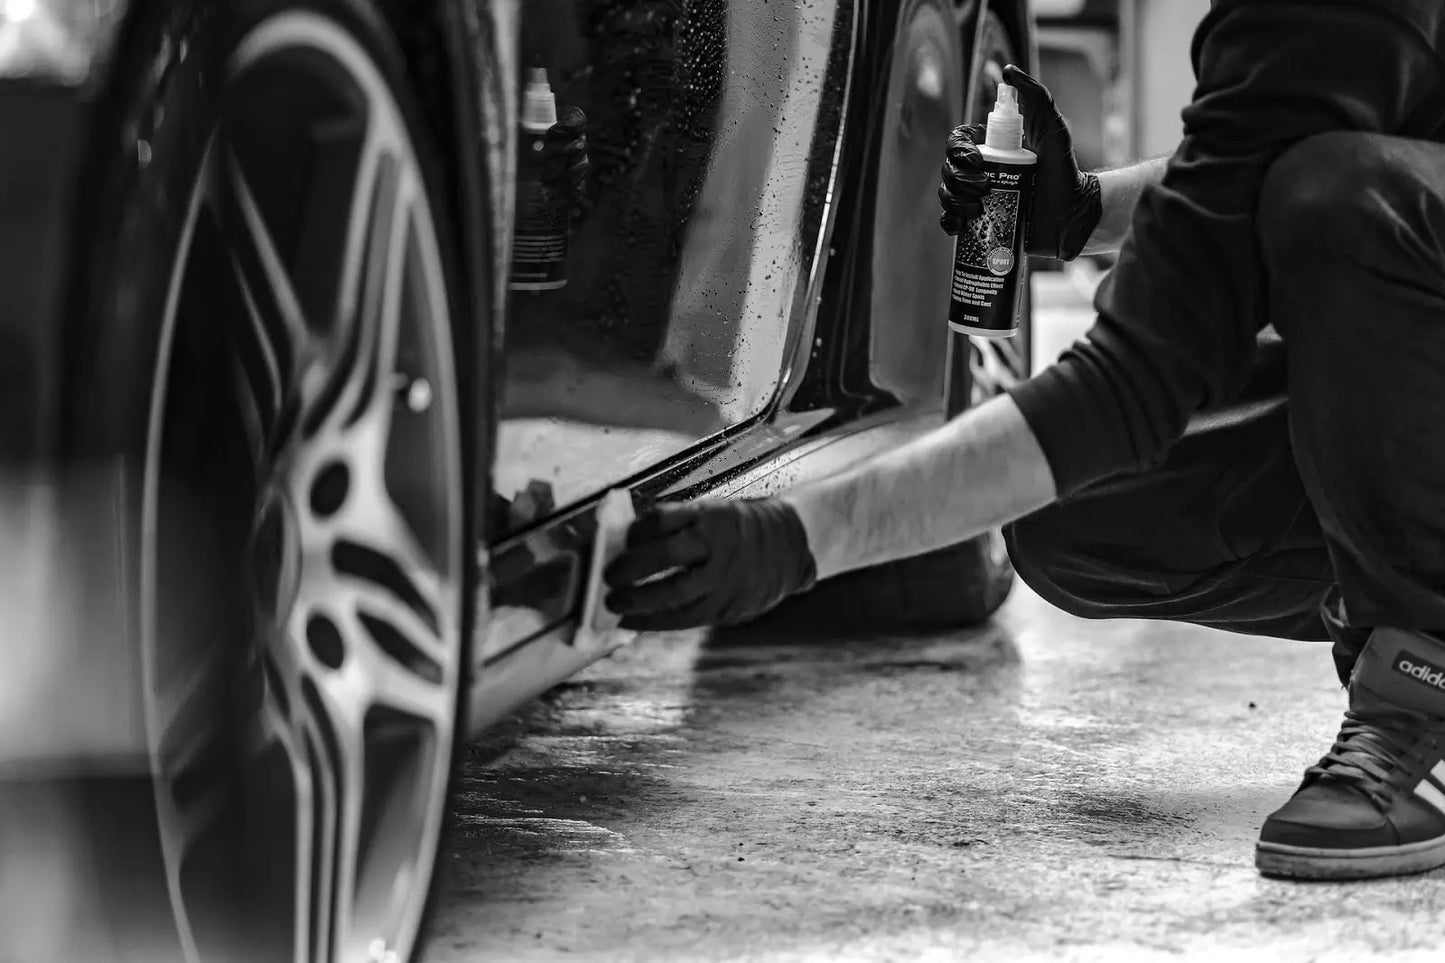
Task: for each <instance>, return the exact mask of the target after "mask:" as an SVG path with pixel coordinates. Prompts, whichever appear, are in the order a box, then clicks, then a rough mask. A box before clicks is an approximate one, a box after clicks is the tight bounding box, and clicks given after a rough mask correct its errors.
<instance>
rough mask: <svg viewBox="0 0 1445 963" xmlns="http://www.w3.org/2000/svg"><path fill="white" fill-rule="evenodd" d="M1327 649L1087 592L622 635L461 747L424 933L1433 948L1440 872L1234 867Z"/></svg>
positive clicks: (565, 944) (1328, 951) (660, 956)
mask: <svg viewBox="0 0 1445 963" xmlns="http://www.w3.org/2000/svg"><path fill="white" fill-rule="evenodd" d="M1342 706H1343V693H1342V692H1341V690H1340V688H1339V686H1338V683H1337V682H1336V681H1335V678H1334V675H1333V670H1332V668H1331V664H1330V658H1329V654H1328V650H1327V649H1326V648H1325V647H1324V646H1312V645H1301V644H1292V643H1284V642H1276V641H1269V640H1260V639H1249V638H1243V637H1238V636H1231V635H1225V634H1221V633H1217V632H1212V631H1208V630H1204V629H1196V628H1192V627H1184V626H1170V625H1163V624H1149V623H1137V622H1114V623H1089V622H1083V621H1080V620H1076V619H1073V618H1071V617H1069V616H1067V615H1064V614H1063V613H1061V612H1059V611H1057V610H1055V609H1053V608H1051V607H1050V606H1048V605H1047V604H1046V603H1044V602H1043V601H1041V600H1040V599H1039V598H1038V597H1037V596H1034V595H1033V594H1032V593H1030V592H1028V591H1027V590H1026V589H1023V588H1020V589H1018V590H1016V591H1015V593H1014V596H1013V597H1012V598H1011V599H1010V601H1009V603H1008V604H1007V605H1006V606H1005V608H1004V610H1003V612H1002V613H1001V614H1000V616H999V618H998V619H997V620H996V624H995V625H993V626H991V627H989V628H988V629H986V630H983V631H978V632H973V633H968V634H961V635H957V636H950V637H941V638H924V639H873V640H866V641H853V642H850V641H839V640H836V639H834V640H826V639H823V640H812V641H809V640H807V639H804V638H800V637H799V636H797V635H796V634H787V635H782V636H780V635H778V634H777V633H776V632H774V633H772V634H770V633H769V632H768V631H757V630H754V631H752V632H750V633H744V634H734V635H732V636H730V637H727V638H721V639H714V640H712V641H711V642H709V641H707V640H706V639H704V637H703V636H701V635H698V634H689V635H681V636H677V635H674V636H654V637H645V638H644V639H642V640H641V641H640V642H639V643H638V644H637V646H636V647H634V648H633V649H630V650H627V651H625V652H624V653H622V654H621V655H620V656H619V657H617V658H614V659H611V660H607V661H604V662H602V663H600V664H598V665H597V666H595V667H593V668H592V669H591V670H589V671H587V672H586V673H584V674H583V675H581V676H579V677H578V678H576V679H575V680H574V681H572V682H571V683H569V684H567V685H566V686H564V687H563V688H561V689H559V690H557V691H555V692H554V693H552V694H551V695H550V696H549V697H548V698H547V699H545V700H544V701H543V702H541V703H539V704H537V705H536V706H534V707H533V708H532V709H531V710H530V711H529V712H527V713H526V714H525V715H524V716H523V717H519V718H518V719H517V720H515V721H514V722H512V723H510V724H508V725H506V726H503V727H500V728H499V729H498V730H496V731H494V732H493V733H492V734H491V735H489V736H488V738H487V739H485V740H484V741H483V742H481V743H479V744H478V745H476V746H475V748H474V749H473V750H472V753H473V761H472V764H471V765H470V766H469V767H468V771H467V773H466V778H465V782H464V785H463V787H462V796H461V799H460V801H459V807H460V813H461V831H460V832H459V833H458V835H457V836H456V837H454V838H453V839H452V841H451V843H450V846H449V848H448V852H447V853H446V855H445V860H446V863H447V869H448V871H449V874H450V876H451V882H450V885H449V887H448V891H447V895H446V896H445V898H444V899H443V901H442V903H441V906H440V912H439V915H438V918H437V920H436V924H435V931H434V940H433V947H432V950H431V952H430V954H429V956H428V957H427V959H428V960H429V963H452V961H458V963H459V961H463V960H465V961H476V960H479V959H486V960H493V959H495V960H509V961H511V960H516V961H531V960H597V961H604V960H605V961H614V960H659V961H693V960H729V961H731V960H738V961H742V960H758V961H764V960H766V961H805V960H807V961H812V960H818V961H823V960H897V961H917V960H954V959H961V958H964V957H965V955H966V956H967V958H970V959H980V960H1009V961H1020V960H1027V959H1049V960H1054V959H1060V960H1119V959H1127V960H1135V959H1154V958H1159V959H1181V958H1183V959H1190V960H1193V959H1221V958H1227V959H1231V960H1233V959H1258V960H1300V961H1303V960H1335V959H1339V960H1349V961H1351V963H1357V961H1360V960H1376V959H1378V960H1391V961H1404V960H1420V961H1424V960H1441V959H1445V934H1442V930H1441V927H1440V926H1439V921H1441V920H1442V919H1445V874H1442V873H1436V874H1434V875H1430V876H1424V877H1418V878H1415V879H1410V880H1394V881H1384V882H1377V883H1369V884H1354V885H1328V884H1325V885H1321V884H1314V885H1299V884H1289V883H1283V882H1272V881H1267V880H1263V879H1261V878H1259V877H1258V876H1257V875H1256V873H1255V870H1254V868H1253V864H1252V858H1253V849H1252V847H1253V843H1254V837H1255V833H1256V831H1257V829H1258V826H1259V823H1260V821H1261V819H1262V818H1263V817H1264V816H1265V815H1266V814H1267V813H1268V812H1269V811H1270V810H1271V809H1273V808H1274V807H1275V806H1276V805H1277V804H1278V803H1279V802H1281V801H1282V800H1283V799H1284V798H1286V797H1287V796H1288V795H1289V794H1290V792H1292V791H1293V789H1294V787H1295V785H1296V783H1297V780H1298V778H1299V776H1300V774H1301V772H1302V771H1303V769H1304V767H1305V766H1306V765H1308V764H1310V763H1312V762H1314V761H1315V760H1317V759H1318V757H1319V756H1320V755H1322V754H1323V752H1324V751H1325V750H1326V749H1327V748H1328V746H1329V744H1330V742H1331V740H1332V739H1333V736H1334V733H1335V730H1336V727H1337V726H1338V723H1339V713H1340V712H1341V710H1342Z"/></svg>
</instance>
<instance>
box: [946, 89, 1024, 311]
mask: <svg viewBox="0 0 1445 963" xmlns="http://www.w3.org/2000/svg"><path fill="white" fill-rule="evenodd" d="M987 131H988V133H987V136H986V137H985V140H984V143H983V145H982V146H981V147H980V148H979V152H980V153H981V154H982V155H983V168H984V170H985V171H986V172H987V173H988V181H989V192H988V194H987V195H986V196H985V197H984V199H983V214H982V215H981V216H980V217H978V218H976V219H974V220H972V221H969V222H968V223H967V224H965V225H964V226H963V230H961V231H960V232H959V234H958V248H957V251H956V253H955V255H954V261H953V297H952V301H951V303H950V304H949V309H948V326H949V327H950V328H952V329H953V330H954V331H957V332H959V333H961V334H970V335H973V336H975V337H983V338H1011V337H1013V336H1014V335H1016V334H1018V331H1019V312H1020V309H1021V308H1022V306H1023V298H1022V297H1021V296H1020V295H1021V294H1022V288H1023V285H1024V284H1027V283H1028V277H1027V270H1028V268H1027V258H1026V256H1025V249H1026V243H1027V240H1028V238H1027V234H1028V225H1029V221H1030V219H1031V217H1032V214H1033V204H1034V172H1035V169H1036V166H1037V164H1038V155H1037V154H1035V153H1034V152H1033V151H1031V150H1025V149H1024V147H1023V139H1024V118H1023V114H1021V113H1019V101H1018V91H1017V90H1015V89H1014V88H1013V87H1011V86H1009V85H1008V84H999V85H998V103H997V104H996V105H995V106H994V109H993V111H992V112H991V113H990V114H989V115H988V128H987Z"/></svg>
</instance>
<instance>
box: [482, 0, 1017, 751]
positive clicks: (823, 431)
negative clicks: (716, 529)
mask: <svg viewBox="0 0 1445 963" xmlns="http://www.w3.org/2000/svg"><path fill="white" fill-rule="evenodd" d="M891 6H892V7H893V8H896V4H894V5H891ZM990 6H992V7H995V8H998V9H999V10H1000V13H1001V15H1002V17H1003V19H1004V21H1005V23H1007V24H1010V25H1011V27H1010V29H1011V30H1018V31H1019V34H1018V35H1017V36H1016V42H1017V43H1018V44H1019V47H1020V50H1021V53H1020V58H1019V59H1020V60H1021V61H1022V63H1021V66H1024V67H1026V68H1027V67H1029V66H1030V65H1031V64H1032V63H1033V60H1034V56H1033V50H1034V47H1033V32H1032V23H1031V21H1030V20H1029V18H1028V16H1027V12H1026V10H1025V9H1024V8H1023V5H1022V4H996V3H995V4H992V5H990V4H987V3H978V4H960V5H958V6H957V7H956V8H955V9H956V16H957V18H958V22H959V23H969V22H971V19H972V18H973V17H975V16H977V15H978V13H979V11H980V10H983V9H988V8H989V7H990ZM889 8H890V5H888V4H885V5H882V9H881V13H880V7H879V6H875V5H873V4H868V3H863V4H860V6H859V8H858V20H857V23H858V33H857V34H856V36H855V37H854V38H853V44H854V48H853V49H854V53H853V55H852V59H853V66H852V69H850V70H849V71H848V78H849V81H848V82H849V85H850V87H857V88H860V89H861V90H863V91H865V92H866V91H868V90H869V89H870V87H869V84H870V82H871V81H872V79H873V78H872V77H871V76H870V74H869V73H868V71H867V69H866V58H867V56H868V53H869V50H870V48H869V47H868V45H869V44H870V42H871V43H873V44H877V43H879V40H878V36H877V34H876V32H875V33H874V34H872V35H870V34H869V33H868V30H867V29H866V28H867V25H870V24H872V25H874V28H875V31H876V30H877V29H878V27H877V25H879V24H890V25H891V22H890V21H888V19H887V13H888V10H889ZM870 17H877V19H870ZM977 39H978V38H977V37H975V44H976V43H977ZM873 52H874V54H875V55H876V54H877V51H876V48H874V49H873ZM860 61H863V62H860ZM970 62H971V61H970ZM885 63H886V58H885V57H877V56H875V59H874V66H875V69H881V66H882V65H883V64H885ZM974 99H975V98H974V92H973V91H970V92H969V102H970V103H971V102H972V101H973V100H974ZM840 101H841V102H840V107H841V108H842V109H843V110H844V111H845V114H844V115H843V116H846V117H847V118H849V120H848V121H846V122H845V121H843V120H842V119H841V118H840V124H839V127H840V131H842V132H843V133H842V134H841V136H840V139H839V141H838V142H837V144H836V147H837V150H836V152H835V156H834V157H833V158H832V160H831V161H830V164H831V165H832V166H831V169H830V175H829V180H828V185H829V189H828V192H827V198H828V203H827V204H826V205H825V210H824V211H823V212H822V213H823V217H824V221H823V224H824V228H825V229H824V230H823V231H822V233H821V235H820V249H819V251H818V256H817V257H816V258H815V260H814V261H813V264H812V271H813V272H814V273H813V274H812V275H810V277H809V281H808V284H807V285H806V287H805V288H804V289H805V290H806V291H807V294H806V295H805V297H804V299H803V300H802V302H801V309H802V313H801V314H800V315H799V318H800V322H799V324H798V328H799V330H802V331H805V332H806V338H805V340H803V339H800V344H799V347H800V350H799V351H798V353H797V354H796V355H795V357H794V358H793V359H792V361H791V364H790V370H789V371H788V372H787V378H786V379H785V382H784V388H783V389H782V390H781V391H780V392H779V395H778V399H777V403H775V405H774V406H773V407H772V408H771V409H769V410H767V411H765V412H764V413H763V415H762V416H760V417H758V418H755V419H753V420H752V421H750V422H746V423H744V424H742V425H740V426H738V427H736V428H734V429H730V430H728V431H725V432H723V433H720V434H719V435H717V436H714V437H712V438H709V439H705V440H703V441H701V442H699V443H698V444H696V445H695V446H693V447H692V448H690V449H688V450H685V451H683V452H682V453H680V454H679V455H677V456H675V457H673V458H671V459H668V460H666V461H664V462H662V463H660V464H658V465H655V466H650V467H649V468H648V469H647V470H644V471H642V472H639V473H638V474H636V475H634V476H633V477H630V478H627V479H625V480H623V482H622V483H621V484H620V485H618V486H617V487H622V488H627V489H630V490H631V491H632V492H633V497H634V500H635V501H637V502H638V503H647V502H650V501H653V500H657V499H669V500H671V499H679V498H690V497H699V496H710V497H748V496H751V495H764V494H772V493H776V492H779V491H782V490H785V489H787V488H788V487H791V486H793V485H796V484H800V483H802V482H803V481H806V480H809V479H813V478H820V477H823V476H825V475H826V474H828V473H831V472H834V471H837V470H839V469H840V468H842V467H844V466H846V465H847V464H851V463H853V462H856V461H858V460H861V459H863V458H865V457H867V456H869V455H870V454H876V453H878V452H880V451H885V450H888V449H890V448H892V447H894V446H896V445H897V444H899V443H901V442H902V441H903V440H906V439H908V438H911V437H916V435H917V434H918V433H920V432H921V431H923V430H926V429H927V427H930V426H934V425H937V424H939V423H941V419H942V416H943V412H944V410H945V406H946V400H947V399H946V398H944V397H941V396H940V397H937V398H935V399H932V400H931V401H930V400H926V399H924V400H920V402H919V403H918V404H916V405H913V406H900V405H898V404H897V402H896V400H894V399H891V398H889V397H888V395H887V392H886V391H884V390H882V389H881V388H880V387H879V386H877V385H874V384H872V383H871V381H870V380H869V379H867V378H864V379H863V381H862V382H860V381H858V380H857V379H850V377H849V376H848V374H847V370H846V369H848V368H849V366H850V364H852V363H853V361H854V359H856V356H857V348H856V345H857V341H856V337H857V335H856V333H854V334H850V333H849V330H848V320H849V315H848V313H847V312H846V311H838V310H837V309H836V308H837V299H839V298H840V296H841V294H842V292H840V291H838V290H833V291H831V292H830V291H828V290H826V287H827V285H826V284H825V282H824V277H825V274H826V272H827V269H828V265H829V258H828V254H829V251H828V245H829V240H830V238H831V232H832V231H833V229H834V223H835V217H836V215H837V207H836V205H835V204H834V203H833V200H834V192H835V190H837V189H840V187H839V185H840V184H841V181H839V180H838V178H840V177H842V176H843V175H844V174H845V173H846V172H848V171H850V170H856V169H857V167H858V166H859V165H862V164H864V163H866V161H867V156H868V145H867V144H865V143H860V142H859V138H858V137H857V136H856V130H857V128H856V125H855V126H854V128H853V130H852V131H851V132H850V131H849V125H850V123H852V121H854V120H856V119H857V118H858V117H860V116H862V115H863V114H864V113H865V112H866V111H868V110H870V109H875V108H876V106H877V105H876V104H874V103H873V102H872V101H871V100H870V99H869V98H868V97H867V96H866V93H864V94H859V93H855V94H854V95H853V96H852V97H849V98H848V99H847V100H841V98H840ZM850 133H851V134H852V136H851V137H850V136H849V134H850ZM830 299H832V301H833V305H832V310H830V308H829V302H830ZM820 307H821V312H820ZM863 334H864V336H865V338H866V336H867V331H866V329H865V330H864V332H863ZM962 344H963V347H964V349H965V350H966V342H962ZM804 349H805V350H804ZM850 356H851V357H850ZM965 357H966V356H965ZM863 365H864V370H865V371H866V370H867V367H868V365H867V358H866V352H864V357H863ZM598 504H599V499H598V498H592V499H589V500H588V501H586V502H585V503H583V504H581V505H578V506H574V507H572V508H569V509H566V510H564V511H562V512H560V513H558V514H556V515H554V516H552V517H550V518H546V519H544V520H542V521H541V522H540V523H539V524H538V525H537V526H536V527H535V528H533V529H531V530H528V531H525V532H523V533H521V534H519V535H516V536H512V537H510V538H507V539H504V540H501V541H500V542H498V543H497V544H495V545H493V546H491V548H490V550H489V555H490V560H491V561H490V565H489V575H490V579H489V582H490V591H489V592H488V595H489V596H490V599H491V612H490V616H491V621H490V623H489V624H488V625H486V626H484V627H482V628H481V629H480V630H479V636H478V639H477V643H476V655H477V658H476V659H475V661H474V667H475V671H476V676H475V678H474V680H473V684H472V690H471V693H470V697H469V699H468V705H469V718H468V723H469V725H470V727H471V728H472V730H473V731H474V732H475V731H480V730H481V729H484V728H486V727H487V726H489V725H491V724H492V723H494V722H496V721H497V720H499V719H501V718H503V717H504V716H505V715H506V714H507V713H508V712H510V711H512V710H513V709H514V708H516V707H517V706H519V705H521V704H523V703H525V702H526V701H527V700H529V699H531V698H533V697H534V696H536V695H538V694H540V693H541V692H543V691H545V690H546V689H548V688H550V687H551V686H553V685H555V684H557V683H559V682H561V681H563V680H564V679H566V678H567V677H568V676H570V675H572V674H574V673H575V672H577V671H578V670H580V669H581V668H583V667H585V666H586V665H588V664H590V663H591V662H594V661H596V660H597V659H598V658H601V657H603V656H604V655H606V654H607V652H608V651H609V650H608V649H606V648H602V649H578V648H575V647H573V645H572V641H573V639H574V638H575V637H576V635H577V633H576V620H577V617H578V613H579V612H580V607H581V604H582V598H583V594H584V592H585V588H586V587H585V585H584V574H583V573H584V572H585V570H586V569H585V564H584V562H585V559H586V558H587V556H588V554H589V553H590V550H591V543H592V539H593V536H594V534H595V531H596V518H595V512H596V509H597V507H598ZM618 644H621V641H620V640H619V642H618Z"/></svg>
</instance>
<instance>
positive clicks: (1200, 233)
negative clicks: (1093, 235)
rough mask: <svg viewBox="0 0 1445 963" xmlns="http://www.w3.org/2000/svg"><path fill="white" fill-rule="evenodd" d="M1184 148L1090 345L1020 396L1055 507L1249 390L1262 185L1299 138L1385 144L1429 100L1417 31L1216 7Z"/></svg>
mask: <svg viewBox="0 0 1445 963" xmlns="http://www.w3.org/2000/svg"><path fill="white" fill-rule="evenodd" d="M1193 55H1194V68H1195V73H1196V76H1197V79H1198V85H1197V87H1196V90H1195V95H1194V101H1193V103H1191V104H1190V106H1189V107H1188V108H1187V109H1186V110H1185V111H1184V115H1183V117H1184V140H1183V142H1182V143H1181V145H1180V147H1179V149H1178V151H1177V152H1176V153H1175V155H1174V156H1173V158H1172V159H1171V160H1170V162H1169V164H1168V167H1167V171H1166V173H1165V175H1164V179H1163V181H1162V183H1160V184H1158V185H1156V186H1154V187H1151V188H1150V189H1148V190H1147V191H1145V193H1144V195H1143V196H1142V197H1141V199H1140V201H1139V204H1138V207H1137V208H1136V210H1135V213H1134V219H1133V222H1132V229H1131V231H1130V235H1129V237H1128V238H1127V239H1126V240H1125V242H1124V245H1123V248H1122V250H1121V251H1120V254H1119V259H1118V263H1117V264H1116V266H1115V268H1114V269H1113V271H1112V272H1110V274H1109V276H1108V277H1107V278H1106V279H1105V282H1104V284H1103V285H1101V287H1100V288H1099V291H1098V293H1097V296H1096V299H1095V308H1096V310H1097V312H1098V318H1097V321H1096V322H1095V324H1094V326H1093V328H1092V329H1091V330H1090V332H1089V334H1088V336H1087V337H1086V339H1084V340H1082V341H1080V342H1079V343H1077V344H1076V345H1075V346H1074V347H1073V348H1071V349H1070V350H1069V351H1068V352H1066V353H1065V354H1064V356H1063V357H1062V358H1061V359H1060V360H1059V362H1058V363H1057V364H1056V365H1054V366H1052V367H1051V368H1048V369H1046V370H1044V371H1042V372H1040V373H1039V374H1038V375H1036V376H1035V377H1034V378H1032V379H1030V380H1029V381H1026V382H1024V383H1022V384H1021V385H1018V386H1017V387H1015V388H1014V389H1013V390H1012V391H1011V392H1010V394H1011V395H1012V397H1013V398H1014V401H1015V402H1016V403H1017V404H1018V406H1019V408H1020V409H1021V410H1022V412H1023V415H1024V418H1025V420H1026V421H1027V422H1028V423H1029V426H1030V428H1032V430H1033V432H1034V434H1035V436H1036V437H1037V438H1038V440H1039V444H1040V447H1041V448H1042V449H1043V451H1044V454H1045V456H1046V457H1047V459H1048V462H1049V466H1050V469H1051V470H1052V472H1053V475H1054V481H1055V484H1056V487H1057V489H1058V493H1059V495H1060V496H1063V495H1067V494H1069V493H1071V492H1073V491H1076V490H1077V489H1079V488H1081V487H1083V486H1084V485H1087V484H1089V483H1090V482H1093V481H1096V480H1099V479H1101V478H1104V477H1106V476H1109V475H1114V474H1118V473H1121V472H1127V471H1139V470H1143V469H1147V468H1150V467H1152V466H1156V465H1158V464H1159V463H1160V462H1162V461H1163V459H1164V456H1165V454H1166V453H1167V451H1168V449H1169V447H1170V446H1171V445H1172V444H1173V443H1174V442H1175V441H1176V440H1177V439H1178V438H1179V437H1180V436H1181V435H1182V434H1183V432H1184V429H1185V427H1186V425H1187V424H1188V421H1189V418H1190V417H1191V416H1192V415H1193V414H1194V413H1195V412H1196V411H1198V410H1199V409H1200V408H1202V407H1208V406H1213V405H1217V404H1221V403H1225V402H1228V401H1229V400H1231V399H1232V398H1233V397H1235V396H1236V395H1237V394H1238V392H1239V391H1240V390H1241V389H1242V388H1243V386H1244V384H1245V383H1246V381H1247V379H1248V376H1249V373H1250V368H1251V361H1252V359H1253V353H1254V339H1255V335H1256V334H1257V332H1258V331H1259V330H1260V329H1261V328H1262V327H1264V326H1265V324H1267V323H1268V320H1267V318H1266V317H1265V278H1264V269H1263V264H1262V261H1261V256H1260V251H1259V247H1258V241H1257V240H1256V233H1255V210H1256V208H1257V207H1258V204H1259V195H1260V186H1261V183H1262V182H1263V180H1264V177H1265V174H1266V172H1267V171H1268V169H1269V167H1270V165H1271V164H1272V163H1273V162H1274V160H1275V159H1276V158H1278V157H1279V155H1280V154H1281V153H1283V152H1284V151H1285V150H1286V149H1288V148H1289V147H1290V146H1292V145H1293V144H1295V143H1297V142H1299V141H1301V140H1303V139H1305V138H1307V137H1310V136H1312V135H1314V134H1320V133H1325V132H1329V131H1362V132H1381V133H1395V132H1398V131H1400V130H1401V129H1402V127H1403V126H1404V124H1405V123H1406V120H1407V118H1409V117H1410V115H1411V114H1412V113H1413V112H1414V111H1416V110H1418V109H1420V108H1421V106H1422V105H1423V104H1424V103H1426V101H1427V100H1428V99H1429V98H1430V97H1432V96H1434V94H1435V91H1436V85H1437V83H1438V80H1439V78H1438V71H1439V67H1438V65H1437V63H1436V59H1435V54H1434V51H1433V50H1432V49H1431V46H1430V45H1429V44H1428V43H1427V42H1426V40H1425V38H1424V37H1423V36H1422V35H1420V34H1418V33H1417V32H1415V30H1414V29H1413V28H1412V27H1411V26H1410V25H1409V24H1408V23H1407V22H1406V21H1403V20H1398V19H1396V18H1394V17H1393V16H1391V15H1388V14H1386V13H1384V12H1382V11H1381V10H1380V9H1379V8H1378V7H1376V8H1373V9H1372V7H1371V5H1369V4H1367V3H1353V4H1351V3H1341V2H1319V0H1316V2H1313V3H1302V2H1254V3H1234V4H1229V5H1224V4H1221V5H1219V6H1217V7H1216V8H1215V10H1214V11H1213V12H1212V13H1211V14H1210V15H1209V16H1208V17H1207V18H1206V19H1205V21H1204V23H1203V24H1202V25H1201V27H1200V29H1199V32H1198V34H1197V35H1196V37H1195V42H1194V50H1193Z"/></svg>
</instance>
